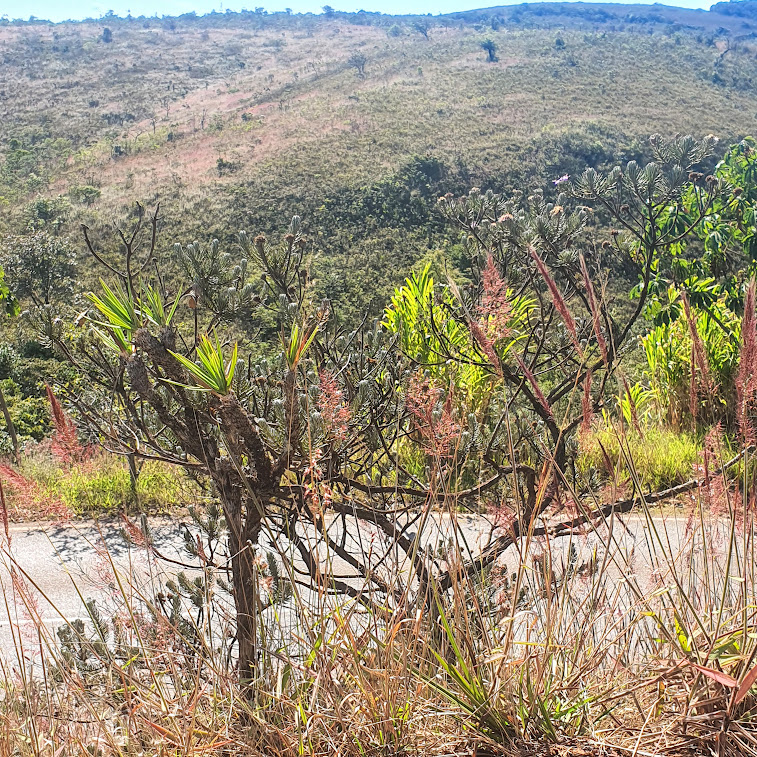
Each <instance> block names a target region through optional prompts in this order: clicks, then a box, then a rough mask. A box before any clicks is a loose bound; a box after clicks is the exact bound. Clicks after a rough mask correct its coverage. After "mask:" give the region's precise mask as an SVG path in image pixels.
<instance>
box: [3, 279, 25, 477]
mask: <svg viewBox="0 0 757 757" xmlns="http://www.w3.org/2000/svg"><path fill="white" fill-rule="evenodd" d="M18 309H19V308H18V302H17V301H16V298H15V297H14V296H13V294H12V293H11V291H10V289H9V288H8V285H7V284H6V283H5V272H4V271H3V269H2V267H0V321H2V320H3V319H4V316H9V317H10V316H14V315H17V314H18ZM0 412H2V414H3V418H4V419H5V425H6V426H7V428H8V435H9V436H10V438H11V444H12V445H13V456H14V458H15V460H16V465H19V464H20V463H21V454H20V451H19V446H18V435H17V434H16V427H15V425H14V424H13V419H12V418H11V414H10V411H9V410H8V403H7V402H6V401H5V394H4V393H3V388H2V386H1V385H0Z"/></svg>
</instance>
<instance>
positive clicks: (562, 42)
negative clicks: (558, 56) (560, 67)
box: [555, 37, 565, 50]
mask: <svg viewBox="0 0 757 757" xmlns="http://www.w3.org/2000/svg"><path fill="white" fill-rule="evenodd" d="M564 47H565V40H564V39H563V38H562V37H558V38H557V39H556V40H555V50H562V49H563V48H564Z"/></svg>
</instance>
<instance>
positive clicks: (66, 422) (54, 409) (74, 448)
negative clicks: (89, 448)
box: [45, 384, 86, 465]
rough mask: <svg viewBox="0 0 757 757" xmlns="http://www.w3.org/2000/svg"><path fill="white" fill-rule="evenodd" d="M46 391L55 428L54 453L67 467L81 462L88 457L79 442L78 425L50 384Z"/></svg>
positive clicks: (52, 446) (47, 385) (53, 437)
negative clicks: (70, 416)
mask: <svg viewBox="0 0 757 757" xmlns="http://www.w3.org/2000/svg"><path fill="white" fill-rule="evenodd" d="M45 389H46V391H47V399H48V401H49V402H50V415H51V416H52V420H53V426H54V427H55V432H54V433H53V436H52V445H51V449H52V453H53V455H54V456H55V457H56V459H58V460H59V461H60V462H62V463H64V464H65V465H70V464H71V463H75V462H79V461H81V460H83V459H84V458H85V457H86V450H85V448H84V447H82V445H81V444H80V442H79V437H78V434H77V430H76V424H75V423H74V422H73V421H72V420H71V418H69V416H68V414H67V413H66V411H65V410H64V409H63V406H62V405H61V404H60V401H59V400H58V398H57V397H56V396H55V393H54V392H53V390H52V389H51V388H50V386H49V384H45Z"/></svg>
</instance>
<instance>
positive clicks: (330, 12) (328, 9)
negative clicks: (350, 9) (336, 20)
mask: <svg viewBox="0 0 757 757" xmlns="http://www.w3.org/2000/svg"><path fill="white" fill-rule="evenodd" d="M321 10H322V11H323V14H324V15H325V16H333V15H334V9H333V8H332V7H331V6H330V5H324V6H323V8H321Z"/></svg>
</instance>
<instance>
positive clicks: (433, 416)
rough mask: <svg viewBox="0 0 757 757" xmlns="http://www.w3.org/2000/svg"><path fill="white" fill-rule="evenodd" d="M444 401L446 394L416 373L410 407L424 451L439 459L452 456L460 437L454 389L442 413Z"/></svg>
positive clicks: (409, 400)
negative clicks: (453, 404) (454, 409)
mask: <svg viewBox="0 0 757 757" xmlns="http://www.w3.org/2000/svg"><path fill="white" fill-rule="evenodd" d="M442 398H443V392H441V391H440V390H438V389H437V388H435V387H434V386H432V385H431V382H430V381H429V380H428V379H426V378H422V377H421V376H420V375H419V374H415V375H414V376H413V378H412V379H411V380H410V386H409V387H408V390H407V401H406V405H407V408H408V410H409V411H410V413H411V414H412V416H413V419H414V420H415V425H416V428H417V430H418V431H419V432H420V435H421V438H422V439H423V448H424V450H425V452H426V453H427V454H429V455H431V456H432V457H435V458H438V459H445V458H449V457H453V456H454V454H455V446H456V443H457V441H458V440H459V438H460V424H459V423H458V422H457V421H456V420H455V419H454V418H453V412H452V411H453V406H452V390H451V389H450V391H449V393H448V394H447V396H446V398H445V402H444V405H443V406H442V408H441V412H437V406H438V404H439V401H440V400H441V399H442Z"/></svg>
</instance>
